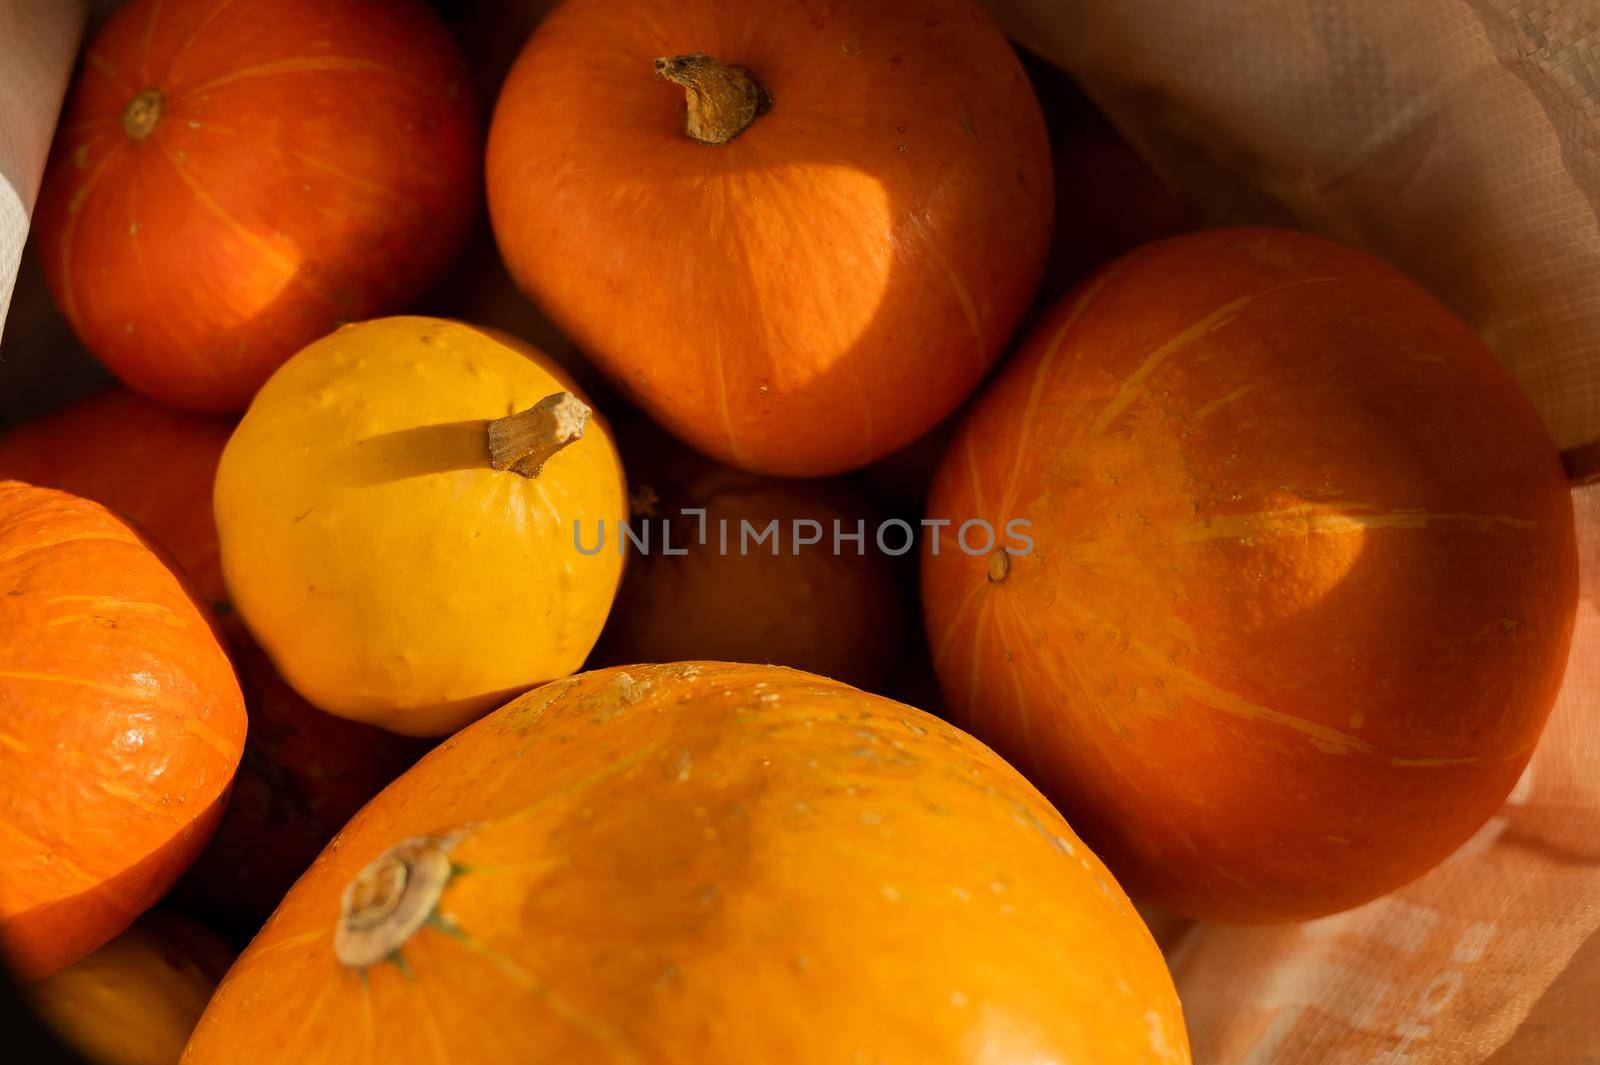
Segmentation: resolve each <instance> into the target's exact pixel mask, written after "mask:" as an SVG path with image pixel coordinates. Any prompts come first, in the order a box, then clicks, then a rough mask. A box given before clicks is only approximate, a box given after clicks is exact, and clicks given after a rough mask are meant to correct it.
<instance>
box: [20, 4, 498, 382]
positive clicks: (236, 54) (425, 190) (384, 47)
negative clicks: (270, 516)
mask: <svg viewBox="0 0 1600 1065" xmlns="http://www.w3.org/2000/svg"><path fill="white" fill-rule="evenodd" d="M469 96H470V93H469V92H468V78H467V73H466V70H465V65H464V63H463V61H462V60H461V58H460V56H459V55H458V54H457V52H456V50H455V47H454V45H453V44H452V42H451V40H450V37H449V34H448V33H447V32H446V31H445V29H444V28H443V27H442V26H441V25H439V24H438V22H437V21H436V20H435V19H434V17H433V16H432V15H431V14H429V13H428V12H427V11H426V9H425V8H424V7H423V6H422V5H421V4H420V3H417V2H415V0H131V2H129V3H126V4H124V5H123V6H122V7H120V8H119V9H118V10H117V11H116V12H115V13H114V14H113V15H112V16H111V18H110V19H109V20H108V21H107V22H106V25H105V27H104V28H103V29H102V30H101V31H100V33H99V34H98V35H97V36H96V37H95V39H94V41H93V42H92V43H91V44H90V46H89V49H88V52H87V54H86V56H85V59H84V62H83V66H82V70H81V73H80V75H79V77H78V80H77V83H76V85H75V86H74V88H73V92H72V96H71V99H70V100H69V101H68V104H67V107H66V111H65V113H64V116H63V118H62V123H61V131H60V133H59V134H58V135H57V138H56V144H55V148H54V151H53V155H52V158H51V161H50V164H49V167H48V169H47V171H46V174H45V178H44V183H43V186H42V189H41V193H40V200H39V208H38V212H37V214H36V216H35V219H34V226H35V229H36V230H37V234H38V236H37V240H38V245H39V253H40V258H41V261H42V263H43V265H44V268H45V272H46V274H47V275H48V278H49V281H50V287H51V290H52V292H53V293H54V295H55V297H56V302H57V303H58V304H59V305H60V306H61V309H62V311H63V312H64V313H65V314H66V316H67V318H68V320H70V321H71V323H72V326H73V328H74V329H75V330H76V331H77V333H78V336H79V337H80V338H81V339H82V340H83V342H84V344H85V345H86V346H87V347H88V348H89V350H91V351H92V352H94V353H95V355H97V356H98V357H99V358H100V359H101V361H103V362H104V363H105V364H106V365H107V366H108V367H110V369H111V370H112V372H113V373H115V374H116V375H117V376H118V377H120V378H122V380H123V381H124V382H125V383H127V384H128V385H129V386H130V387H132V388H134V389H135V390H137V391H139V392H143V393H145V394H146V395H149V396H152V397H154V398H156V399H159V400H161V401H163V402H165V403H169V404H172V405H175V406H180V407H187V408H191V409H195V410H209V411H228V410H240V409H242V408H243V407H244V405H245V404H246V403H247V402H248V401H249V399H250V396H251V394H252V393H253V392H254V391H255V389H256V387H257V386H259V385H260V384H261V382H262V381H264V380H266V378H267V375H268V374H270V373H271V372H272V370H273V369H274V368H275V367H276V366H277V365H278V364H279V363H281V362H282V361H283V360H284V359H286V358H288V357H289V356H290V355H292V354H294V353H295V352H296V351H297V350H299V349H300V348H301V347H303V346H305V344H306V343H308V342H309V341H311V340H314V339H316V338H317V337H319V336H321V335H323V334H325V333H328V332H330V331H331V330H332V329H333V328H334V327H335V326H336V325H338V324H339V323H341V322H344V321H348V320H351V319H356V318H365V317H369V316H372V315H376V314H383V313H387V312H389V311H394V310H398V309H400V308H402V307H403V306H404V305H405V304H407V303H408V302H410V301H411V300H412V299H413V298H415V297H416V296H417V295H419V294H420V293H421V292H422V290H423V289H424V288H425V287H426V286H427V285H428V283H429V282H430V281H432V280H433V278H434V277H435V276H437V275H438V274H439V273H440V272H441V271H442V270H443V269H444V268H445V266H446V265H447V264H448V263H449V261H450V259H451V258H452V256H453V255H454V254H455V252H456V250H457V249H458V247H459V246H460V244H461V243H462V242H463V240H464V239H465V235H466V231H467V228H468V225H469V223H470V221H471V218H472V215H473V211H474V207H475V198H476V197H475V192H476V188H477V167H478V161H477V134H476V130H475V120H474V116H473V108H472V105H471V103H470V100H469Z"/></svg>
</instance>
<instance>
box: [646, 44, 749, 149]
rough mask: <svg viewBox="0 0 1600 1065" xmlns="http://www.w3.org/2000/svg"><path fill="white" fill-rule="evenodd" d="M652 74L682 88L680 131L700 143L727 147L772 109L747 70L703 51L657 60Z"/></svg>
mask: <svg viewBox="0 0 1600 1065" xmlns="http://www.w3.org/2000/svg"><path fill="white" fill-rule="evenodd" d="M656 74H657V75H659V76H660V77H663V78H666V79H667V80H668V81H670V82H672V83H673V84H674V85H680V86H682V87H683V94H684V97H685V99H686V100H687V102H688V114H687V117H686V118H685V120H684V124H683V128H684V132H686V133H688V134H689V136H691V137H693V138H694V139H695V140H697V141H699V142H700V143H701V144H727V143H728V142H729V141H731V140H733V138H735V137H737V136H738V135H739V134H741V133H743V132H744V131H745V130H746V129H748V128H749V126H750V123H752V122H754V121H755V120H756V116H757V115H760V114H762V113H763V112H765V111H766V110H767V109H768V108H769V107H771V106H772V95H771V94H770V93H768V92H767V90H766V89H765V88H764V87H762V85H761V83H760V82H758V81H756V79H755V76H754V75H752V74H751V73H750V72H749V71H748V70H746V69H745V68H744V67H735V66H724V65H723V64H721V63H719V62H717V61H716V60H715V59H712V58H711V57H710V56H708V55H706V54H705V53H704V52H692V53H690V54H689V55H674V56H668V57H666V58H664V59H657V60H656Z"/></svg>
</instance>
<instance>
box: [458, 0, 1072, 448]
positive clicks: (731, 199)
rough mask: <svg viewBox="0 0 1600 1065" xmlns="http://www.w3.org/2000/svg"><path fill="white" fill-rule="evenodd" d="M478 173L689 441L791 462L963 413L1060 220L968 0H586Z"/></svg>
mask: <svg viewBox="0 0 1600 1065" xmlns="http://www.w3.org/2000/svg"><path fill="white" fill-rule="evenodd" d="M486 167H487V177H488V190H489V208H490V216H491V219H492V221H493V224H494V229H495V235H496V237H497V239H498V241H499V244H500V249H501V252H502V254H503V255H504V257H505V260H506V263H507V265H508V267H509V268H510V270H511V273H512V276H513V277H515V278H516V280H517V282H518V283H519V284H520V285H521V286H522V288H523V289H524V291H526V292H527V293H528V294H529V295H530V296H531V297H533V298H534V299H535V300H536V301H538V302H539V303H540V304H541V305H542V306H543V307H544V308H545V309H546V310H547V311H548V312H549V313H550V315H551V316H552V317H553V318H554V319H555V321H556V322H557V324H558V325H560V326H561V327H562V328H563V329H564V330H565V331H566V332H567V333H568V334H570V335H571V336H572V337H573V338H574V339H575V340H576V341H577V342H578V345H579V346H580V347H581V348H583V349H584V350H585V351H587V352H589V353H590V355H591V356H592V357H593V358H594V359H595V361H596V362H597V363H598V364H599V366H600V367H601V369H602V370H604V371H605V372H606V373H607V374H608V375H609V376H610V377H611V379H612V380H613V382H614V383H616V384H617V386H618V387H619V388H621V389H623V390H624V391H625V392H627V394H628V395H629V396H630V397H631V398H632V399H634V400H635V401H636V402H637V403H638V404H639V405H640V406H641V407H642V408H643V409H644V410H645V411H647V412H648V413H649V414H650V415H651V416H652V417H654V418H655V419H656V420H657V421H659V422H660V423H661V424H662V425H664V426H665V427H666V428H667V429H669V430H670V431H672V432H673V433H674V434H675V435H677V436H678V437H680V438H681V439H683V440H684V441H686V442H687V443H689V444H691V445H692V446H694V447H695V448H696V449H698V450H700V451H703V452H705V453H707V454H709V455H712V456H714V457H715V458H717V459H719V460H720V461H723V462H726V463H729V464H731V465H734V466H738V467H740V468H743V469H749V470H754V471H757V472H762V473H769V474H776V475H780V476H817V475H822V474H830V473H838V472H841V471H843V470H847V469H852V468H855V467H858V466H861V465H863V464H865V463H867V462H870V461H872V460H873V459H875V458H878V457H880V456H882V455H884V454H887V453H888V452H890V451H892V450H893V449H895V448H897V447H899V446H901V445H903V444H905V443H907V442H909V441H910V440H912V439H913V438H915V437H917V436H918V435H920V434H921V433H923V432H924V431H926V430H927V429H928V428H930V427H931V426H932V425H933V424H934V423H935V422H937V421H938V420H939V419H940V418H942V417H944V416H945V415H946V414H948V413H949V412H950V411H951V410H952V409H953V408H954V407H955V406H956V405H957V404H958V403H959V402H960V401H961V400H962V398H963V397H964V396H965V395H966V394H967V392H968V391H970V390H971V388H972V387H973V386H974V385H975V384H976V383H977V382H978V380H979V378H981V377H982V376H983V374H984V372H985V371H986V370H987V369H988V367H989V366H990V364H991V363H992V362H993V361H994V359H995V357H996V355H997V354H998V353H999V351H1000V349H1001V347H1002V346H1003V345H1004V344H1005V343H1006V341H1007V340H1008V339H1009V337H1010V334H1011V332H1012V330H1013V328H1014V327H1015V325H1016V323H1017V321H1018V319H1019V318H1020V316H1021V314H1022V312H1023V310H1024V309H1025V308H1026V307H1027V305H1028V303H1029V301H1030V299H1031V298H1032V295H1033V291H1034V288H1035V287H1036V285H1037V283H1038V280H1039V276H1040V273H1041V271H1042V269H1043V266H1044V260H1045V254H1046V248H1047V245H1048V241H1049V233H1050V219H1051V210H1052V194H1051V173H1050V152H1049V143H1048V140H1047V137H1046V135H1045V128H1044V122H1043V119H1042V117H1041V115H1040V112H1039V105H1038V102H1037V100H1035V98H1034V95H1033V92H1032V89H1031V88H1030V86H1029V83H1028V79H1027V77H1026V75H1025V74H1024V73H1023V71H1022V68H1021V66H1020V64H1019V63H1018V62H1017V58H1016V56H1015V54H1014V53H1012V51H1011V49H1010V46H1009V45H1008V44H1007V43H1006V41H1005V38H1004V37H1003V36H1002V35H1001V33H1000V31H999V30H998V29H997V28H996V27H995V26H994V25H993V23H991V22H990V21H989V19H988V17H987V16H986V15H985V14H984V13H983V12H982V10H981V9H980V8H978V7H977V5H975V4H974V3H972V2H971V0H891V2H867V0H848V2H843V3H833V4H829V5H827V6H826V7H817V6H813V5H807V4H786V5H778V4H771V3H766V2H763V0H737V2H732V3H728V2H722V0H688V2H685V0H571V2H569V3H566V4H564V5H562V6H560V7H558V8H557V9H556V10H555V11H553V12H552V13H551V15H550V16H549V17H548V18H547V19H545V20H544V22H543V23H541V24H540V26H539V28H538V30H537V31H536V32H535V33H534V35H533V37H532V39H531V40H530V41H529V42H528V45H527V47H526V48H525V49H524V51H523V52H522V55H521V56H520V57H519V58H518V60H517V62H516V64H515V65H514V66H513V68H512V70H511V73H510V75H509V76H508V77H507V79H506V82H505V85H504V87H503V88H502V90H501V93H500V97H499V101H498V103H497V105H496V108H495V114H494V119H493V122H492V123H491V127H490V134H489V150H488V156H487V163H486ZM624 306H625V307H626V313H618V309H619V307H624Z"/></svg>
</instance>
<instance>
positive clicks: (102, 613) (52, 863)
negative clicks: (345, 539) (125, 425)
mask: <svg viewBox="0 0 1600 1065" xmlns="http://www.w3.org/2000/svg"><path fill="white" fill-rule="evenodd" d="M244 733H245V715H244V704H243V702H242V700H241V698H240V695H239V685H238V682H237V681H235V679H234V676H233V670H232V669H231V668H230V666H229V665H228V658H227V655H226V654H225V653H224V652H223V650H222V648H221V646H219V645H218V643H217V639H216V637H215V635H214V634H213V633H212V630H211V626H210V624H209V623H208V621H207V620H206V618H205V616H204V615H203V614H202V613H201V611H200V610H199V608H197V607H196V605H195V604H194V602H193V601H192V600H191V599H190V598H189V594H188V592H187V591H186V590H185V588H184V586H183V584H182V583H181V582H180V581H179V579H178V578H177V577H176V576H175V575H174V574H173V573H172V571H171V570H169V569H168V568H167V567H166V565H165V564H164V563H163V562H162V561H161V560H160V559H159V558H158V557H157V556H156V555H155V554H154V553H153V552H152V551H151V550H150V549H149V548H148V547H146V546H145V544H144V542H143V541H142V540H141V539H140V538H139V536H138V534H137V533H135V532H134V531H133V530H132V529H131V528H129V527H128V526H127V525H126V524H125V523H123V522H122V521H120V520H118V519H117V518H115V517H113V516H112V515H111V514H110V513H109V512H108V511H106V510H105V509H104V508H103V507H101V506H100V505H99V504H96V503H91V502H89V501H87V500H83V499H79V498H77V497H76V496H70V495H67V494H65V493H62V492H57V491H54V490H51V489H45V488H35V487H33V486H31V485H25V484H21V483H19V482H16V481H0V809H4V811H5V829H6V831H5V833H4V836H3V838H0V953H3V954H4V960H5V961H6V962H9V964H10V965H11V967H12V968H13V969H14V970H15V971H16V972H17V974H18V975H19V976H20V977H21V978H22V979H24V980H32V979H37V978H39V977H42V976H47V975H49V974H50V973H52V972H54V971H55V970H57V969H59V968H61V967H62V966H64V965H69V964H71V963H72V962H74V961H77V960H78V959H79V958H81V957H83V955H85V954H87V953H88V952H89V951H91V950H93V949H94V948H95V947H98V946H99V945H100V944H102V943H104V942H105V941H106V940H108V939H110V938H111V937H112V936H114V935H116V934H117V933H118V932H120V931H122V929H123V928H125V927H127V925H128V922H130V921H132V920H133V918H134V917H136V916H137V915H138V914H139V913H140V912H142V911H143V910H145V909H146V908H147V907H149V905H150V904H151V903H152V902H154V901H155V900H156V899H157V898H158V897H160V895H161V893H162V892H164V891H166V889H167V888H168V887H169V886H171V884H172V882H173V881H174V880H175V879H176V878H177V876H178V874H179V873H180V872H182V871H183V869H184V867H185V866H187V865H188V864H189V862H190V861H191V860H192V859H193V858H194V856H195V854H196V853H198V851H199V850H200V848H201V846H202V845H204V843H205V841H206V837H207V836H209V835H210V833H211V830H212V829H213V828H214V827H215V826H216V822H217V817H218V815H219V814H220V813H221V812H222V802H223V797H224V795H225V792H226V789H227V786H228V781H229V780H230V778H231V777H232V776H233V770H234V767H235V766H236V765H238V762H239V754H240V751H241V749H242V748H243V746H244Z"/></svg>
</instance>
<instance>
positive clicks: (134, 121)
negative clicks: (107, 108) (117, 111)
mask: <svg viewBox="0 0 1600 1065" xmlns="http://www.w3.org/2000/svg"><path fill="white" fill-rule="evenodd" d="M162 102H163V97H162V95H161V91H160V90H159V89H146V90H144V91H143V92H141V93H140V94H139V95H138V96H135V97H134V98H133V99H132V100H129V101H128V106H127V107H125V108H123V109H122V132H124V133H126V134H127V135H128V136H130V137H132V138H133V139H134V140H136V141H142V140H144V139H145V138H146V137H148V136H150V131H151V130H153V129H155V128H156V122H157V121H158V120H159V119H160V118H161V104H162Z"/></svg>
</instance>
